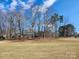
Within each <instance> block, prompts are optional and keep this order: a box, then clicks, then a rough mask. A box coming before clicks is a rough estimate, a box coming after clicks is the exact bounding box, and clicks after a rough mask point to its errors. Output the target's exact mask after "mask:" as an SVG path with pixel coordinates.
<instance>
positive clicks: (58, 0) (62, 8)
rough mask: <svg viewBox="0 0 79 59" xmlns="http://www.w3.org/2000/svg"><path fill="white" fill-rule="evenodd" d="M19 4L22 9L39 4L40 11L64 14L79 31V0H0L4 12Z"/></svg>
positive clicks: (0, 6)
mask: <svg viewBox="0 0 79 59" xmlns="http://www.w3.org/2000/svg"><path fill="white" fill-rule="evenodd" d="M18 5H20V6H22V7H23V9H24V10H28V9H30V8H31V7H32V6H34V5H39V6H40V12H42V13H45V12H46V11H47V8H49V10H48V11H51V13H52V12H53V11H55V12H58V13H59V14H61V15H64V17H65V21H66V23H72V24H74V25H75V27H76V31H78V32H79V23H78V22H79V0H0V9H1V10H3V11H4V12H7V11H8V10H10V11H12V10H15V9H17V6H18Z"/></svg>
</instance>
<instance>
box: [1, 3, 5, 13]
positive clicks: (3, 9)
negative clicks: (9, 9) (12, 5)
mask: <svg viewBox="0 0 79 59" xmlns="http://www.w3.org/2000/svg"><path fill="white" fill-rule="evenodd" d="M0 10H1V11H2V12H6V10H5V6H4V4H2V3H0Z"/></svg>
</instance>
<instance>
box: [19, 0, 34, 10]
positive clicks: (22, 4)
mask: <svg viewBox="0 0 79 59" xmlns="http://www.w3.org/2000/svg"><path fill="white" fill-rule="evenodd" d="M18 1H19V4H21V6H22V7H23V9H30V8H31V6H32V5H33V4H34V2H35V0H28V1H27V3H25V2H23V1H21V0H18Z"/></svg>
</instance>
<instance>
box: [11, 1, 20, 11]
mask: <svg viewBox="0 0 79 59" xmlns="http://www.w3.org/2000/svg"><path fill="white" fill-rule="evenodd" d="M17 5H18V3H17V1H16V0H12V3H11V4H10V10H14V9H16V6H17Z"/></svg>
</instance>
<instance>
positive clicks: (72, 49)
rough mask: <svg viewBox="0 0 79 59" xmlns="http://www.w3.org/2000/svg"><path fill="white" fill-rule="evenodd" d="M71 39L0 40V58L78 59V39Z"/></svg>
mask: <svg viewBox="0 0 79 59" xmlns="http://www.w3.org/2000/svg"><path fill="white" fill-rule="evenodd" d="M66 39H70V40H66ZM71 39H74V38H65V40H64V38H60V39H58V40H57V39H54V40H53V39H51V40H50V39H46V40H45V39H44V40H26V41H24V42H12V41H1V42H0V59H79V40H71ZM77 39H78V38H77Z"/></svg>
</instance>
